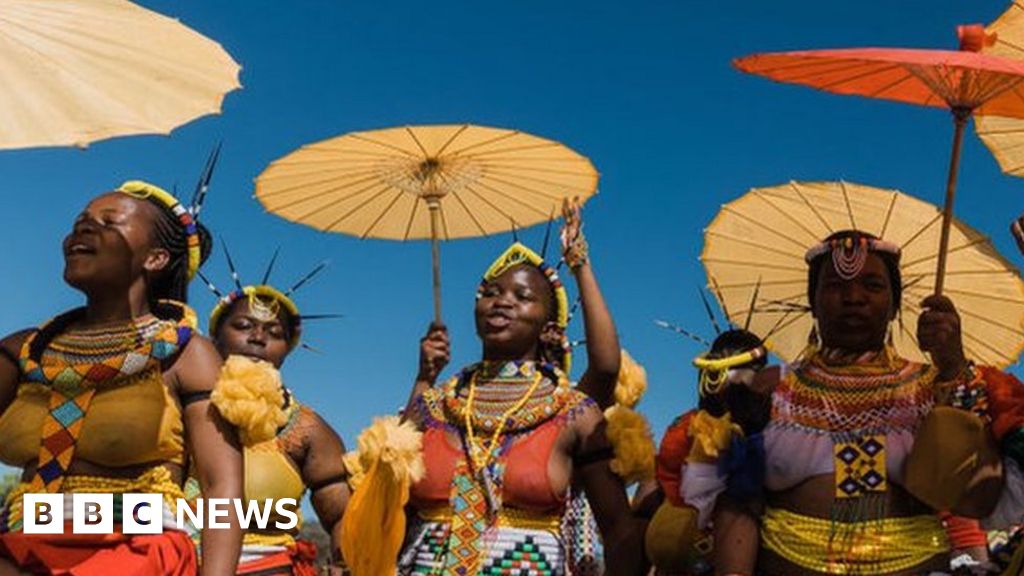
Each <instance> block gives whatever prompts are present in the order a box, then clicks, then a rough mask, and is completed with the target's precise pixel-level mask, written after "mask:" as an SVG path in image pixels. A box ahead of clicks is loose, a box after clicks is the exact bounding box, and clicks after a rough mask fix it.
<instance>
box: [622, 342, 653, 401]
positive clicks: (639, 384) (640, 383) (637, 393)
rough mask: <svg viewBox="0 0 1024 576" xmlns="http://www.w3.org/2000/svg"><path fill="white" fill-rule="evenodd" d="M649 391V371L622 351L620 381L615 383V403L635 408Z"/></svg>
mask: <svg viewBox="0 0 1024 576" xmlns="http://www.w3.org/2000/svg"><path fill="white" fill-rule="evenodd" d="M646 391H647V371H646V370H644V367H643V366H641V365H640V364H638V363H637V362H636V360H633V357H632V356H630V355H629V352H626V351H625V350H623V351H622V364H621V366H620V367H619V380H618V382H616V383H615V403H616V404H619V405H622V406H625V407H626V408H633V407H635V406H636V405H637V402H640V398H642V397H643V395H644V392H646Z"/></svg>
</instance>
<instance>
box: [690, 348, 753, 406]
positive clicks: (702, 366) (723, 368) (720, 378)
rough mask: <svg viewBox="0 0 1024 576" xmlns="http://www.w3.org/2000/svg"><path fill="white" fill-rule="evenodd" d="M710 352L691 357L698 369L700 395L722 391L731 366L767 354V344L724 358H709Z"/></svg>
mask: <svg viewBox="0 0 1024 576" xmlns="http://www.w3.org/2000/svg"><path fill="white" fill-rule="evenodd" d="M709 355H710V352H709V353H707V354H701V355H700V356H697V357H696V358H694V359H693V365H694V367H696V368H697V369H698V370H699V371H700V388H699V392H700V396H701V397H702V398H703V397H705V396H711V395H715V394H718V393H719V392H721V391H722V386H723V385H724V384H725V381H726V379H727V378H728V372H729V370H730V369H732V368H736V367H738V366H743V365H744V364H750V363H751V362H756V361H757V360H760V359H761V358H764V357H765V356H767V355H768V345H767V344H761V345H759V346H755V347H754V348H752V349H750V350H746V351H744V352H739V353H737V354H733V355H732V356H726V357H724V358H709V357H708V356H709Z"/></svg>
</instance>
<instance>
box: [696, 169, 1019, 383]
mask: <svg viewBox="0 0 1024 576" xmlns="http://www.w3.org/2000/svg"><path fill="white" fill-rule="evenodd" d="M941 220H942V211H941V210H939V209H938V208H937V207H936V206H934V205H932V204H929V203H927V202H924V201H921V200H918V199H916V198H914V197H912V196H909V195H907V194H903V193H901V192H898V191H895V190H883V189H879V188H872V187H870V186H863V185H860V184H851V183H844V182H790V183H789V184H784V185H781V186H775V187H771V188H754V189H752V190H751V191H750V192H748V193H747V194H745V195H744V196H742V197H740V198H739V199H737V200H734V201H733V202H730V203H728V204H726V205H724V206H723V207H722V209H721V211H720V212H719V213H718V215H717V216H716V217H715V219H714V221H712V222H711V225H710V226H708V227H707V229H706V230H705V233H704V239H705V243H704V252H703V254H702V255H701V260H702V261H703V262H704V267H705V270H706V271H707V274H708V279H709V281H710V283H711V288H712V290H713V291H714V292H715V294H716V296H718V298H719V300H720V303H721V304H722V307H723V309H724V310H726V311H727V314H728V315H729V318H730V319H731V320H732V321H733V322H734V323H736V324H738V325H743V324H744V323H746V322H747V318H746V316H747V313H748V310H749V309H750V308H751V306H750V303H751V298H752V296H753V295H754V293H755V291H756V302H755V303H754V306H753V314H752V317H751V318H750V329H751V331H752V332H754V333H755V334H758V335H761V336H762V337H764V336H765V335H767V334H771V336H770V337H769V341H770V344H771V348H772V351H773V352H775V353H776V354H778V355H779V356H780V357H781V358H783V359H784V360H787V361H791V360H793V359H795V358H796V357H797V356H799V354H800V353H801V351H803V349H804V348H805V347H806V345H807V340H808V335H809V333H810V331H811V325H812V318H811V314H810V311H809V307H808V302H807V264H806V263H805V262H804V255H805V253H806V251H807V250H808V249H809V248H810V247H811V246H813V245H815V244H817V243H818V242H820V241H821V240H823V239H824V238H825V237H826V236H828V235H829V234H831V233H832V232H836V231H839V230H844V229H851V228H855V229H858V230H861V231H864V232H870V233H872V234H875V235H877V236H879V237H881V238H882V239H884V240H887V241H889V242H893V243H895V244H897V245H899V246H900V247H901V249H902V257H901V259H900V270H901V275H902V278H903V287H904V291H903V301H902V308H901V310H900V318H899V321H898V322H897V323H896V324H895V325H894V329H893V343H894V344H895V346H896V349H897V351H898V352H899V353H900V354H901V355H902V356H904V357H906V358H910V359H914V360H924V359H925V357H924V354H923V353H922V352H921V350H920V349H919V348H918V346H917V340H916V337H915V333H916V330H917V317H918V315H919V313H920V308H919V304H920V302H921V301H922V300H923V299H924V298H925V297H927V296H928V295H930V294H931V293H932V291H933V289H934V285H935V261H936V259H937V258H938V239H939V234H940V225H941ZM949 246H950V247H949V254H948V267H947V270H946V289H945V292H946V293H947V294H948V296H949V297H950V298H952V299H953V301H954V302H955V303H956V306H957V310H958V311H959V312H960V317H961V321H962V327H963V339H964V351H965V353H966V354H967V357H968V358H971V359H972V360H974V361H976V362H979V363H983V364H987V365H992V366H998V367H1003V366H1006V365H1008V364H1011V363H1013V362H1014V361H1015V360H1016V359H1017V357H1018V356H1019V354H1020V352H1021V348H1022V346H1024V328H1022V327H1024V282H1022V281H1021V279H1020V276H1019V274H1018V272H1017V270H1016V269H1015V268H1014V267H1013V266H1012V265H1010V264H1009V263H1008V262H1007V261H1006V260H1005V259H1004V258H1003V257H1002V256H1000V255H999V253H998V252H996V250H995V248H993V246H992V244H991V243H990V242H989V240H988V239H987V238H986V237H985V236H983V235H981V234H980V233H978V232H977V231H976V230H974V229H972V228H971V227H969V226H967V225H966V224H964V223H962V222H960V221H959V220H955V219H954V221H953V223H952V227H951V229H950V244H949Z"/></svg>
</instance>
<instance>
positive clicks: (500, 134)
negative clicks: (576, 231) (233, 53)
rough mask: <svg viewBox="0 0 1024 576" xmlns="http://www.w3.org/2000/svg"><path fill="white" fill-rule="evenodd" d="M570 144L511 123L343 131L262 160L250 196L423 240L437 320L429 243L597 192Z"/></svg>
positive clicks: (294, 215)
mask: <svg viewBox="0 0 1024 576" xmlns="http://www.w3.org/2000/svg"><path fill="white" fill-rule="evenodd" d="M597 179H598V175H597V171H596V170H595V169H594V166H593V164H591V163H590V160H588V159H587V158H585V157H584V156H581V155H580V154H578V153H577V152H575V151H573V150H572V149H570V148H568V147H566V146H564V145H563V144H560V143H558V142H555V141H554V140H548V139H546V138H541V137H538V136H533V135H530V134H526V133H524V132H520V131H518V130H507V129H502V128H490V127H484V126H475V125H472V124H447V125H432V126H404V127H397V128H385V129H382V130H373V131H365V132H353V133H350V134H346V135H344V136H339V137H336V138H331V139H329V140H324V141H322V142H317V143H315V144H309V145H307V146H303V147H302V148H300V149H298V150H296V151H295V152H292V153H291V154H288V155H287V156H284V157H283V158H280V159H278V160H276V161H274V162H273V163H271V164H270V166H268V167H267V168H266V170H264V171H263V173H262V174H260V175H259V177H258V178H257V179H256V198H257V199H259V201H260V202H261V203H262V204H263V206H264V207H265V208H266V209H267V210H268V211H270V212H272V213H274V214H277V215H278V216H281V217H283V218H285V219H287V220H290V221H292V222H297V223H299V224H305V225H307V226H312V227H313V228H316V229H318V230H323V231H326V232H337V233H341V234H348V235H351V236H356V237H358V238H380V239H388V240H416V239H426V238H429V239H431V241H432V243H433V246H432V251H433V264H434V266H433V271H434V311H435V319H436V320H438V321H439V320H440V315H441V314H440V266H439V260H440V255H439V248H438V244H437V243H438V241H439V240H451V239H455V238H469V237H474V236H485V235H489V234H497V233H501V232H508V231H510V230H513V229H515V228H522V227H526V226H530V225H533V224H537V223H540V222H546V221H548V220H550V219H551V218H552V217H553V216H554V215H556V214H558V213H560V210H561V206H562V202H563V201H564V200H565V199H567V198H579V199H580V200H581V201H582V200H585V199H587V198H589V197H590V196H591V195H593V194H594V193H595V192H596V191H597Z"/></svg>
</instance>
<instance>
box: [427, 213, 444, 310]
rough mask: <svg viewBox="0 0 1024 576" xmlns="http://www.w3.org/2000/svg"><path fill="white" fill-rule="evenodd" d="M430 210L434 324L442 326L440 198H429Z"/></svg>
mask: <svg viewBox="0 0 1024 576" xmlns="http://www.w3.org/2000/svg"><path fill="white" fill-rule="evenodd" d="M427 208H429V209H430V257H431V268H432V272H433V276H434V322H435V323H437V324H441V245H440V239H439V238H438V237H437V229H438V218H440V211H441V202H440V199H438V198H427Z"/></svg>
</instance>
